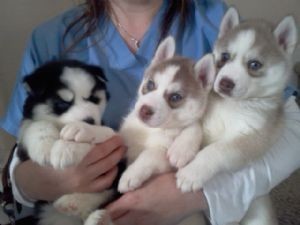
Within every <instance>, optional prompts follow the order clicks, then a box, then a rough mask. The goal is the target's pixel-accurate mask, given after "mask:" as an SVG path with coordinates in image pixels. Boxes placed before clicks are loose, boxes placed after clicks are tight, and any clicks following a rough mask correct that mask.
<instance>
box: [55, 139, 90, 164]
mask: <svg viewBox="0 0 300 225" xmlns="http://www.w3.org/2000/svg"><path fill="white" fill-rule="evenodd" d="M90 149H91V145H90V144H87V143H76V142H71V141H64V140H57V141H56V142H55V143H54V145H53V147H52V150H51V156H50V163H51V165H52V166H53V167H54V168H56V169H63V168H66V167H68V166H71V165H74V164H77V163H79V162H80V161H81V160H82V158H83V157H84V156H85V155H86V154H87V152H89V150H90Z"/></svg>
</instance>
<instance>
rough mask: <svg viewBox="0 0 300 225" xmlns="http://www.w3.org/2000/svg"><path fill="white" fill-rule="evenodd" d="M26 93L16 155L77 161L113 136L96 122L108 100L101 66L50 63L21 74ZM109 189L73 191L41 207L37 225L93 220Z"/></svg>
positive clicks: (63, 163)
mask: <svg viewBox="0 0 300 225" xmlns="http://www.w3.org/2000/svg"><path fill="white" fill-rule="evenodd" d="M24 84H25V87H26V90H27V93H28V97H27V99H26V101H25V104H24V112H23V116H24V118H23V121H22V124H21V129H20V134H19V139H18V145H19V148H18V155H19V157H20V159H21V160H26V159H28V158H30V159H32V160H33V161H35V162H37V163H38V164H40V165H42V166H52V167H54V168H55V169H64V168H66V167H68V166H71V165H76V164H78V163H79V162H80V161H81V160H82V158H83V157H84V156H85V155H86V154H87V153H88V152H89V151H90V149H91V148H92V146H93V145H95V144H96V143H100V142H103V141H105V140H106V139H108V138H110V137H112V136H113V135H114V131H113V130H112V129H110V128H108V127H104V126H101V116H102V114H103V112H104V109H105V107H106V104H107V100H108V93H107V90H106V78H105V75H104V73H103V72H102V70H101V68H99V67H96V66H92V65H87V64H84V63H81V62H79V61H75V60H65V61H53V62H49V63H47V64H45V65H43V66H41V67H40V68H38V69H36V70H35V71H34V72H33V73H32V74H30V75H28V76H26V77H25V78H24ZM112 195H113V191H112V190H107V191H104V192H102V193H73V194H68V195H64V196H61V197H60V198H59V199H58V200H56V201H55V202H54V203H53V204H47V205H45V206H43V207H42V210H41V213H40V214H39V215H38V216H39V219H40V220H39V224H40V225H62V224H64V225H69V224H70V225H71V224H73V225H74V224H86V225H94V224H97V222H98V220H99V218H101V216H102V215H104V210H97V208H98V206H100V205H101V204H104V203H106V202H107V201H109V199H110V198H111V197H112Z"/></svg>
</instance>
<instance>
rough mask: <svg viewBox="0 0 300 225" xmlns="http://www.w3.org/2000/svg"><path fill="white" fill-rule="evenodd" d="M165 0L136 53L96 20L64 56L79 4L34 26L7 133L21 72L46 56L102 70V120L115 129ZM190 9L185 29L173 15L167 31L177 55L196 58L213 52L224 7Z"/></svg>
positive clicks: (153, 40) (17, 106) (209, 4)
mask: <svg viewBox="0 0 300 225" xmlns="http://www.w3.org/2000/svg"><path fill="white" fill-rule="evenodd" d="M167 1H168V0H165V1H164V3H163V4H162V6H161V8H160V10H159V11H158V12H157V14H156V16H155V17H154V19H153V21H152V24H151V25H150V27H149V29H148V31H147V32H146V34H145V36H144V37H143V39H142V41H141V45H140V48H139V49H138V51H137V52H136V54H133V53H132V52H131V51H130V50H129V49H128V47H127V45H126V44H125V42H124V40H123V39H122V37H121V36H120V34H119V33H118V31H117V29H116V27H115V26H114V24H113V23H112V22H111V21H110V20H107V21H106V22H105V26H100V24H99V26H98V30H96V32H94V33H93V34H92V35H91V36H89V37H88V38H86V39H84V40H82V41H81V42H80V43H79V44H78V45H77V46H76V48H74V49H73V50H72V51H70V52H68V53H67V54H66V55H63V54H62V52H63V46H62V41H63V35H64V32H65V29H66V27H67V26H68V24H69V23H70V22H71V21H72V20H73V19H74V18H76V17H77V16H78V15H80V13H81V10H82V8H81V7H80V6H78V7H76V8H73V9H71V10H69V11H66V12H64V13H63V14H61V15H59V16H57V17H55V18H53V19H52V20H50V21H48V22H46V23H44V24H42V25H40V26H39V27H37V28H36V29H35V30H34V31H33V33H32V36H31V38H30V40H29V43H28V45H27V48H26V50H25V53H24V57H23V62H22V65H21V69H20V72H19V75H18V77H17V82H16V85H15V88H14V92H13V95H12V97H11V100H10V104H9V106H8V110H7V112H6V115H5V116H4V117H3V118H2V119H1V121H0V126H1V127H2V128H3V129H5V130H6V131H7V132H8V133H10V134H12V135H14V136H16V135H17V132H18V128H19V125H20V121H21V119H22V108H23V103H24V100H25V98H26V93H25V90H24V87H23V85H22V80H23V77H24V76H26V75H28V74H30V73H31V72H32V71H33V70H34V69H36V68H37V67H39V66H40V65H42V64H43V63H45V62H47V61H49V60H53V59H61V58H72V59H77V60H82V61H84V62H86V63H90V64H95V65H99V66H101V67H102V68H103V69H104V71H105V74H106V76H107V78H108V91H109V93H110V95H111V98H110V100H109V102H108V106H107V109H106V111H105V114H104V118H103V120H104V123H105V124H106V125H107V126H110V127H112V128H114V129H118V127H119V125H120V122H121V120H122V118H123V117H124V116H125V115H126V114H127V113H128V111H129V110H130V107H131V106H132V105H133V103H134V100H135V98H136V95H137V89H138V86H139V84H140V82H141V80H142V76H143V72H144V70H145V68H146V67H147V65H149V63H150V62H151V59H152V57H153V55H154V53H155V50H156V47H157V45H158V40H159V27H160V26H159V25H160V20H161V18H162V15H163V12H164V9H165V8H166V6H167ZM189 7H191V15H190V17H189V20H188V23H187V24H186V26H185V28H184V30H183V32H182V33H180V34H178V33H177V29H178V27H179V20H178V18H176V19H175V21H174V23H173V24H172V26H171V29H170V32H169V34H170V35H173V36H174V37H176V45H177V46H176V47H177V48H176V52H177V54H179V55H183V56H186V57H190V58H192V59H194V60H198V59H200V58H201V56H203V55H204V54H205V53H207V52H210V51H211V49H212V46H213V43H214V41H215V40H216V38H217V34H218V28H219V23H220V21H221V19H222V16H223V14H224V11H225V9H226V7H225V5H224V3H223V2H222V1H220V0H194V1H193V2H191V4H190V6H189ZM76 37H77V36H75V34H74V33H73V32H72V31H71V32H69V33H68V35H67V37H66V39H65V40H66V43H67V44H68V43H72V42H73V40H74V39H75V38H76Z"/></svg>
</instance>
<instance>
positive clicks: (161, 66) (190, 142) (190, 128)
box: [118, 37, 215, 193]
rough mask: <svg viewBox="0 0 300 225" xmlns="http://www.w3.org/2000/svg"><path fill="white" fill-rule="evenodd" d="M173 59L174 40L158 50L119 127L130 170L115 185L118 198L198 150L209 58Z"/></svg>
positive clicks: (209, 80)
mask: <svg viewBox="0 0 300 225" xmlns="http://www.w3.org/2000/svg"><path fill="white" fill-rule="evenodd" d="M174 55H175V41H174V39H173V38H172V37H168V38H166V39H165V40H163V41H162V42H161V43H160V45H159V46H158V48H157V51H156V53H155V56H154V58H153V59H152V62H151V64H150V66H149V67H148V68H147V69H146V71H145V74H144V78H143V81H142V83H141V85H140V88H139V92H138V98H137V101H136V104H135V107H134V109H133V110H132V111H131V112H130V114H129V115H128V116H127V117H126V118H125V120H124V123H123V125H122V126H121V130H120V134H121V136H122V137H123V138H124V140H125V143H126V145H127V146H128V151H127V160H128V165H129V166H128V168H127V169H126V171H125V172H124V173H123V174H122V176H121V179H120V181H119V186H118V189H119V191H120V192H122V193H124V192H127V191H130V190H134V189H136V188H138V187H139V186H140V185H142V184H143V182H145V181H146V180H148V179H149V178H150V177H151V176H152V175H155V174H159V173H164V172H167V171H171V170H172V168H174V167H175V168H180V167H183V166H184V165H186V164H187V163H188V162H189V161H190V160H191V159H193V157H194V156H195V155H196V154H197V152H198V151H199V148H200V144H201V141H202V128H201V125H200V123H199V120H200V119H201V117H202V115H203V114H204V112H205V109H206V104H207V98H208V95H209V92H210V90H211V88H212V86H213V82H214V78H215V69H214V66H213V65H214V61H213V57H212V55H206V56H205V57H203V58H202V59H201V60H199V61H198V62H197V63H194V62H193V61H192V60H190V59H187V58H183V57H179V56H174ZM172 166H173V167H172Z"/></svg>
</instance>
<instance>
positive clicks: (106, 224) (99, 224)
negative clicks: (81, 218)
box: [84, 210, 112, 225]
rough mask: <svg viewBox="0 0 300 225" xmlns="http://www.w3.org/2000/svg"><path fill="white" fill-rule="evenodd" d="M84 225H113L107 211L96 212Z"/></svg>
mask: <svg viewBox="0 0 300 225" xmlns="http://www.w3.org/2000/svg"><path fill="white" fill-rule="evenodd" d="M84 225H112V222H111V219H110V217H109V215H108V213H107V211H106V210H95V211H94V212H92V213H91V214H90V215H89V216H88V218H87V219H86V220H85V222H84Z"/></svg>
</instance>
